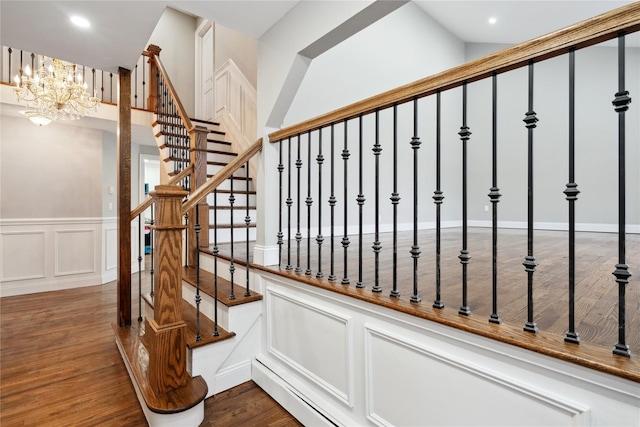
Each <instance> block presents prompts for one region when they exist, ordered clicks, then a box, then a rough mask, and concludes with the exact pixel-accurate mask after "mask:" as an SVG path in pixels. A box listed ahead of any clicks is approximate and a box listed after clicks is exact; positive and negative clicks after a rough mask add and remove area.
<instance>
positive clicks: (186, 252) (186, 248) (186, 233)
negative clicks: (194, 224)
mask: <svg viewBox="0 0 640 427" xmlns="http://www.w3.org/2000/svg"><path fill="white" fill-rule="evenodd" d="M184 226H185V229H184V267H185V268H187V267H189V214H188V213H187V212H185V214H184Z"/></svg>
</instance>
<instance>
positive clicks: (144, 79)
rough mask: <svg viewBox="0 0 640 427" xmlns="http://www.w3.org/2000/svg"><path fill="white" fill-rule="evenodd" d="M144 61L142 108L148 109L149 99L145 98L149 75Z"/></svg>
mask: <svg viewBox="0 0 640 427" xmlns="http://www.w3.org/2000/svg"><path fill="white" fill-rule="evenodd" d="M144 63H145V61H144V59H143V60H142V108H145V109H146V108H147V107H148V106H147V97H146V96H145V87H146V85H147V80H146V79H147V73H146V71H145V66H144Z"/></svg>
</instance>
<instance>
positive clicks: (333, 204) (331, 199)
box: [328, 123, 336, 281]
mask: <svg viewBox="0 0 640 427" xmlns="http://www.w3.org/2000/svg"><path fill="white" fill-rule="evenodd" d="M333 130H334V125H333V123H331V195H330V196H329V206H330V207H331V268H330V270H331V271H330V272H329V277H328V279H329V280H331V281H335V280H336V274H335V270H334V242H333V239H334V237H335V233H334V225H335V218H334V210H335V207H336V196H335V193H334V190H335V187H334V181H335V175H334V172H335V170H334V154H335V146H334V142H335V140H334V137H335V135H334V132H333Z"/></svg>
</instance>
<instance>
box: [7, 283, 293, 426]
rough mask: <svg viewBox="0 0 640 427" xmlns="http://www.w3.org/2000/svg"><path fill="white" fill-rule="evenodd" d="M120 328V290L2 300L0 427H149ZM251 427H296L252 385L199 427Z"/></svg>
mask: <svg viewBox="0 0 640 427" xmlns="http://www.w3.org/2000/svg"><path fill="white" fill-rule="evenodd" d="M136 280H137V279H136ZM134 283H137V282H134ZM133 315H134V317H136V316H137V301H135V298H134V302H133ZM115 320H116V284H115V282H113V283H109V284H106V285H102V286H91V287H86V288H77V289H70V290H63V291H56V292H46V293H39V294H31V295H22V296H15V297H6V298H0V425H2V426H3V427H10V426H23V425H30V426H74V427H75V426H117V427H122V426H132V427H133V426H136V427H137V426H144V425H147V423H146V420H145V418H144V414H143V413H142V410H141V409H140V405H139V403H138V399H137V398H136V395H135V391H134V388H133V386H132V384H131V381H130V379H129V375H128V374H127V371H126V369H125V367H124V364H123V362H122V359H121V358H120V353H119V352H118V349H117V348H116V345H115V340H114V333H113V330H112V328H111V323H112V322H114V321H115ZM252 425H254V426H266V425H271V426H283V425H287V426H289V425H299V424H298V423H297V422H296V421H295V420H294V419H293V418H292V417H291V415H290V414H288V413H287V412H286V411H285V410H284V409H283V408H282V407H280V406H279V405H278V404H277V403H276V402H275V401H273V400H272V399H271V398H270V397H269V396H268V395H267V394H266V393H264V392H263V391H262V389H260V388H259V387H258V386H257V385H255V384H254V383H252V382H250V383H245V384H242V385H240V386H238V387H236V388H234V389H231V390H228V391H226V392H224V393H220V394H218V395H216V396H214V397H212V398H209V399H207V400H206V401H205V421H204V422H203V423H202V426H252Z"/></svg>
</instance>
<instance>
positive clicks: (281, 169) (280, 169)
mask: <svg viewBox="0 0 640 427" xmlns="http://www.w3.org/2000/svg"><path fill="white" fill-rule="evenodd" d="M278 152H279V154H278V155H279V161H278V177H279V187H278V233H277V234H276V237H277V239H278V240H277V241H278V267H282V245H283V243H284V241H283V237H284V234H283V233H282V173H283V172H284V165H283V164H282V140H280V141H278Z"/></svg>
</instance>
